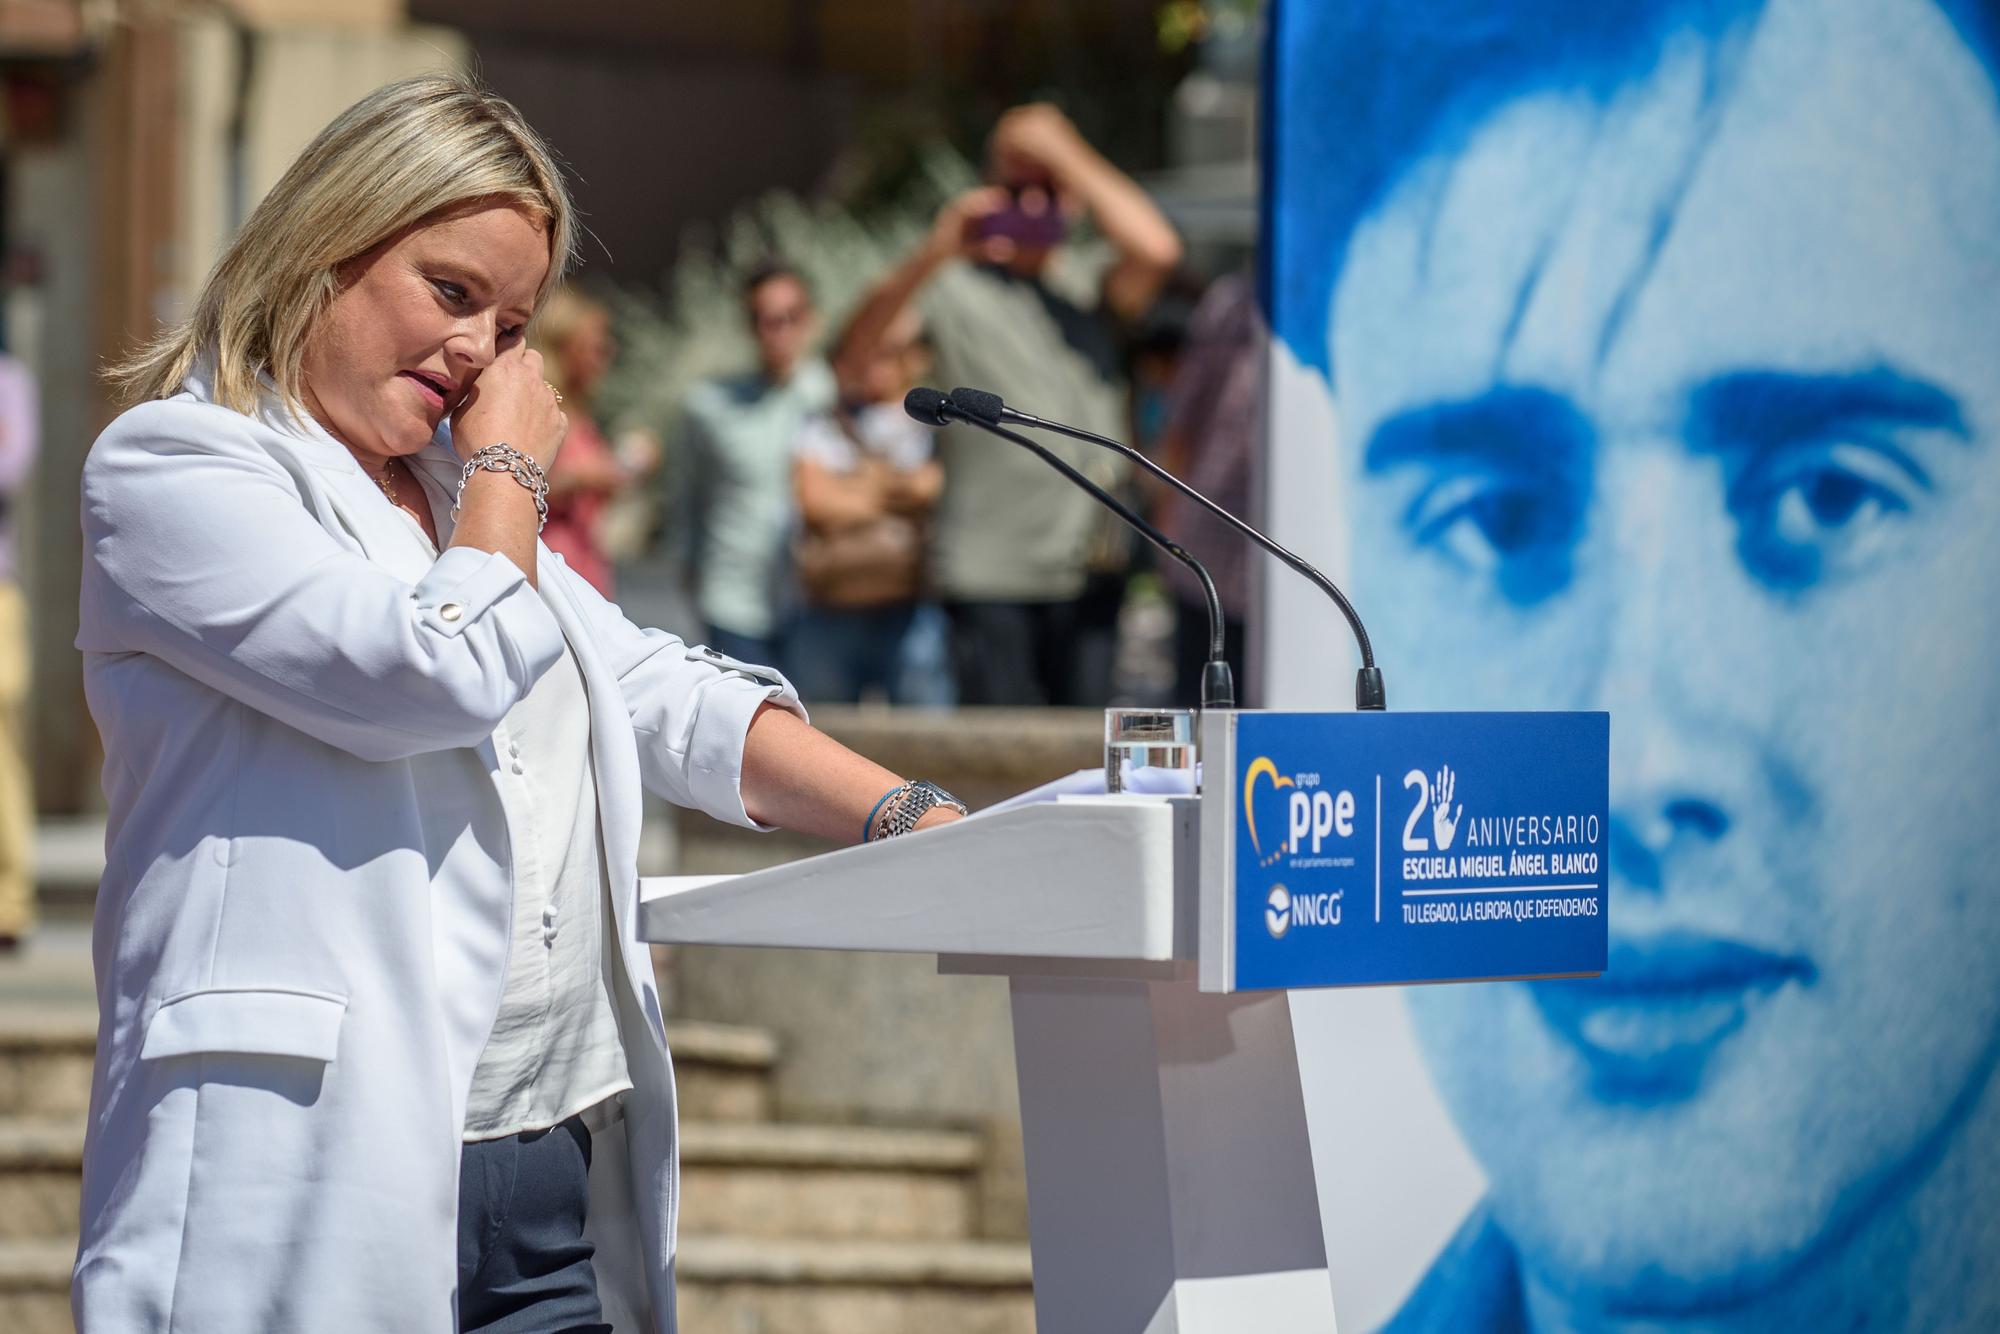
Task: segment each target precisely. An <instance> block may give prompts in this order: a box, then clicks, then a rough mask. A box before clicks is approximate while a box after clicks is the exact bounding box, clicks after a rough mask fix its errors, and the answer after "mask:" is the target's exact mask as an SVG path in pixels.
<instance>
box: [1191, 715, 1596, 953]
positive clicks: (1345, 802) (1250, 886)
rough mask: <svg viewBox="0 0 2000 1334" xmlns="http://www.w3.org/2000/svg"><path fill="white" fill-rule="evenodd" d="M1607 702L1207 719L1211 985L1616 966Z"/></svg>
mask: <svg viewBox="0 0 2000 1334" xmlns="http://www.w3.org/2000/svg"><path fill="white" fill-rule="evenodd" d="M1610 745H1611V720H1610V715H1609V714H1604V713H1255V712H1244V713H1215V714H1211V715H1209V716H1208V717H1206V718H1204V720H1203V734H1202V755H1203V765H1202V767H1203V772H1204V783H1203V788H1204V790H1203V795H1202V861H1203V867H1202V891H1201V893H1202V901H1201V985H1202V988H1203V989H1204V990H1208V991H1249V990H1263V989H1270V988H1290V987H1326V986H1357V985H1369V984H1383V983H1396V982H1450V981H1474V980H1483V979H1495V978H1510V977H1548V976H1557V975H1574V974H1590V973H1600V972H1602V971H1604V962H1605V943H1606V936H1607V923H1608V919H1607V916H1606V911H1605V908H1606V901H1607V896H1606V889H1607V875H1608V867H1607V865H1606V861H1607V858H1608V850H1609V843H1608V838H1609V830H1608V820H1609V809H1610Z"/></svg>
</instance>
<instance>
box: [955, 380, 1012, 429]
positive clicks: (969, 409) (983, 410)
mask: <svg viewBox="0 0 2000 1334" xmlns="http://www.w3.org/2000/svg"><path fill="white" fill-rule="evenodd" d="M951 403H952V406H953V407H955V408H957V409H958V410H959V411H960V412H963V413H964V414H965V415H966V416H968V417H976V418H978V419H979V420H980V421H983V422H985V423H986V424H987V425H988V426H998V425H999V424H1000V413H1001V411H1002V409H1004V408H1005V407H1006V406H1007V404H1006V403H1005V402H1004V401H1002V400H1001V397H1000V395H998V394H989V393H987V392H986V391H985V390H984V389H966V388H963V387H961V388H958V389H954V390H952V391H951Z"/></svg>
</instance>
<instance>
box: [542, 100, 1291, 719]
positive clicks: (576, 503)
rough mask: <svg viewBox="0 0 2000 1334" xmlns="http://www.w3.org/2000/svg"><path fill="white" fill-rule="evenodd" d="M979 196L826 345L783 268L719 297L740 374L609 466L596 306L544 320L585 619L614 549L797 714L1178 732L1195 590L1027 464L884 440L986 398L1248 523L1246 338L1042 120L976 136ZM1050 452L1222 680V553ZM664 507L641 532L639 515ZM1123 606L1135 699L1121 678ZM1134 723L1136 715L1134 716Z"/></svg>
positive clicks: (1168, 504) (1225, 564) (1219, 531)
mask: <svg viewBox="0 0 2000 1334" xmlns="http://www.w3.org/2000/svg"><path fill="white" fill-rule="evenodd" d="M986 162H987V168H986V181H985V183H984V184H982V185H980V186H978V187H977V188H974V189H971V190H968V191H966V192H964V193H963V194H960V195H959V196H957V197H956V198H953V199H951V200H949V201H948V202H947V203H945V205H944V206H943V207H942V208H941V209H940V210H939V211H938V213H937V215H936V217H935V219H934V221H933V223H932V225H931V227H930V228H929V230H928V232H927V233H926V234H925V235H924V237H923V239H922V240H921V241H920V242H919V243H918V244H917V245H916V246H915V247H914V248H912V249H911V250H910V252H909V253H908V254H906V255H904V256H903V257H902V258H901V259H900V261H899V262H896V263H894V264H892V265H891V266H890V267H889V268H888V269H887V271H886V272H883V273H881V274H879V275H873V276H872V281H871V282H869V284H868V285H867V286H866V288H865V291H864V294H863V296H862V297H861V299H860V300H859V301H858V302H856V303H854V305H853V307H852V308H851V309H850V310H848V311H846V312H844V313H843V315H842V318H840V319H838V320H837V321H832V320H828V319H826V318H824V317H823V315H822V312H821V311H820V309H819V308H818V306H817V305H816V302H815V294H814V290H813V286H812V284H811V282H810V281H809V280H808V278H807V277H806V275H805V274H804V272H803V271H802V270H801V269H800V268H799V267H797V266H795V265H794V264H792V263H789V262H788V261H787V260H786V258H785V257H783V256H771V257H769V258H768V259H767V260H766V261H765V262H763V263H761V264H759V265H757V266H755V267H754V268H753V269H752V270H751V271H750V272H749V273H748V274H747V276H746V277H745V278H744V280H743V282H742V285H741V296H742V315H743V319H744V321H745V323H746V325H747V327H748V331H749V333H750V335H751V341H752V344H753V346H754V348H755V360H754V364H749V365H745V366H743V367H742V368H741V369H740V370H738V371H737V372H736V373H734V374H730V375H725V376H720V377H716V378H712V379H709V380H705V381H702V382H699V383H698V384H696V385H695V386H694V387H693V388H692V389H691V390H690V391H689V392H688V393H687V394H686V396H685V399H684V401H683V402H681V403H680V404H679V413H678V424H677V426H676V427H675V429H674V432H673V434H672V436H671V437H670V438H669V439H668V440H667V441H666V442H665V447H664V449H663V448H662V447H661V446H660V445H659V444H658V443H656V442H654V441H653V440H651V439H650V438H648V437H647V436H645V435H644V434H643V433H639V432H633V433H630V434H629V435H626V436H625V437H623V438H620V439H617V440H610V439H607V437H606V433H605V430H604V427H603V425H602V424H601V423H600V422H599V421H597V420H596V417H595V415H594V412H593V390H594V389H595V388H596V386H597V385H598V383H599V382H600V381H601V379H602V378H603V376H604V374H605V372H606V370H607V369H608V368H609V367H610V365H611V364H612V360H613V358H614V356H615V355H616V349H615V346H614V344H613V338H612V320H611V314H610V312H609V310H607V309H606V308H605V307H604V306H603V305H601V304H599V303H597V302H595V301H593V300H590V299H588V298H586V297H584V296H581V295H579V294H577V293H575V292H569V293H565V294H563V295H561V296H560V297H559V298H558V299H557V300H555V301H554V302H552V303H551V305H550V306H549V307H548V309H547V310H546V311H545V313H544V314H543V315H542V316H541V317H540V318H539V320H538V321H537V327H538V333H537V337H538V338H539V340H540V343H541V346H542V350H543V354H544V357H545V358H546V362H547V364H548V365H549V366H551V367H552V368H554V371H555V374H556V377H557V378H556V383H557V386H558V388H560V389H561V390H562V392H563V394H564V396H565V407H566V408H567V410H568V411H569V415H570V421H571V429H570V435H569V438H568V439H567V440H566V441H565V443H564V445H563V447H562V451H561V454H560V455H559V457H558V460H557V464H556V468H555V470H554V473H553V474H552V477H551V482H552V486H553V489H554V497H553V499H552V506H551V513H550V519H549V524H548V528H547V531H546V539H547V541H548V544H549V545H550V547H552V548H553V549H555V550H556V551H558V552H560V553H562V554H563V556H564V557H565V558H566V559H567V560H568V561H569V563H570V564H571V565H572V566H573V567H575V568H576V569H577V570H578V571H580V572H581V573H583V574H584V575H585V576H586V577H588V578H589V579H590V580H591V581H592V582H593V583H595V584H597V585H598V586H599V587H600V588H601V589H603V590H604V591H605V592H606V593H607V594H610V595H614V596H615V595H616V590H615V589H614V588H613V587H612V580H613V566H614V561H613V560H612V558H611V553H612V552H614V551H619V550H627V551H629V550H630V549H631V544H632V543H633V541H634V540H637V541H639V542H641V543H642V544H643V542H644V540H645V539H644V537H643V536H641V537H638V538H636V539H635V537H634V534H635V532H641V531H644V532H652V533H655V534H657V536H658V538H659V540H661V541H664V542H667V543H669V544H671V545H672V546H673V547H674V548H675V551H674V554H675V555H676V556H677V557H678V560H677V561H676V563H675V564H676V568H678V569H680V570H683V571H684V572H685V576H686V582H687V585H688V587H687V595H688V598H689V602H690V604H691V607H692V611H693V614H694V616H695V617H696V618H697V619H698V621H699V624H698V625H696V626H693V627H690V629H691V630H693V631H694V632H695V633H696V634H698V635H699V636H700V637H701V638H702V639H703V640H704V641H705V642H706V643H708V644H709V645H710V646H712V647H713V648H715V649H717V650H719V651H720V652H723V653H726V654H729V655H730V656H732V657H736V658H740V659H743V660H745V661H751V662H758V663H764V664H769V665H773V666H776V667H778V668H780V669H781V670H783V671H784V672H785V673H786V674H787V675H788V676H790V677H791V678H792V679H793V681H794V682H795V683H796V684H797V685H798V687H799V689H800V691H801V694H802V695H803V696H804V697H805V698H806V699H807V700H808V701H809V702H820V703H831V702H859V701H863V700H881V701H886V702H889V703H895V704H914V705H932V706H945V705H952V704H958V705H972V706H983V705H1014V706H1036V705H1070V706H1086V707H1101V706H1103V705H1106V704H1109V703H1113V702H1120V703H1160V704H1167V703H1173V704H1192V703H1193V702H1194V701H1195V699H1196V696H1197V693H1198V683H1199V679H1200V669H1201V664H1202V661H1203V660H1204V658H1205V657H1206V638H1207V622H1206V615H1205V612H1204V611H1203V604H1202V600H1201V593H1200V589H1199V587H1198V586H1197V584H1196V583H1195V581H1194V580H1193V579H1192V578H1190V577H1187V575H1186V572H1185V571H1184V570H1182V569H1181V568H1179V567H1178V566H1175V565H1173V563H1172V562H1166V563H1165V565H1164V566H1156V565H1155V564H1154V561H1153V553H1152V552H1151V551H1150V549H1149V548H1147V547H1146V546H1145V544H1144V543H1143V541H1142V540H1141V539H1139V538H1137V537H1136V535H1135V534H1133V533H1132V532H1131V531H1129V530H1128V529H1126V528H1125V526H1124V525H1123V524H1122V522H1121V521H1120V520H1118V519H1117V518H1116V517H1115V516H1113V515H1111V514H1110V513H1109V512H1107V511H1105V510H1104V509H1102V508H1100V507H1099V506H1098V505H1097V504H1096V503H1095V502H1094V501H1093V500H1092V499H1091V498H1090V497H1088V496H1087V495H1085V494H1084V493H1083V492H1081V491H1080V490H1078V489H1076V488H1075V487H1073V486H1071V485H1070V484H1069V483H1068V482H1067V481H1065V480H1064V479H1063V478H1062V477H1060V476H1059V475H1058V474H1057V473H1056V472H1055V471H1054V470H1052V469H1050V468H1049V467H1048V466H1047V465H1046V464H1045V463H1044V462H1042V461H1041V460H1038V459H1036V458H1034V457H1033V456H1031V455H1029V454H1027V453H1026V452H1024V451H1021V450H1019V449H1017V448H1015V447H1014V446H1011V445H1008V444H1006V443H1004V442H1001V441H998V440H996V439H994V438H993V437H991V436H988V435H986V434H983V433H980V432H978V431H976V430H974V429H973V428H970V427H967V426H964V425H962V424H955V425H951V426H947V427H944V428H942V429H940V430H933V429H932V428H930V427H927V426H924V425H921V424H919V423H918V422H917V421H915V420H914V419H912V418H911V417H910V416H908V415H907V414H906V413H905V412H904V411H903V406H902V404H903V398H904V395H905V394H906V393H907V392H908V391H909V390H910V389H911V388H913V387H915V386H917V385H919V384H933V385H937V386H939V387H942V388H946V389H949V388H951V387H953V386H958V385H967V386H973V387H977V388H980V389H985V390H989V391H991V392H994V393H998V394H1000V395H1002V396H1003V397H1004V398H1006V399H1007V400H1008V401H1009V402H1018V403H1019V404H1020V405H1021V406H1022V407H1023V408H1026V409H1029V410H1032V411H1033V412H1034V413H1036V414H1037V415H1039V416H1042V417H1046V418H1050V419H1053V420H1057V421H1062V422H1066V423H1069V424H1071V425H1074V426H1078V427H1082V428H1084V429H1086V430H1090V431H1095V432H1097V433H1099V434H1102V435H1106V436H1111V437H1113V438H1115V439H1119V440H1126V441H1131V442H1133V443H1135V444H1137V445H1138V446H1139V447H1140V448H1141V449H1143V450H1145V451H1146V452H1147V453H1148V454H1149V455H1150V456H1152V457H1154V458H1155V459H1156V460H1158V461H1160V462H1163V463H1165V464H1166V465H1167V466H1168V467H1169V468H1170V469H1172V470H1173V471H1175V472H1176V473H1178V474H1179V475H1181V476H1182V477H1183V478H1186V479H1187V480H1189V481H1191V482H1192V483H1193V484H1194V485H1195V486H1196V487H1197V488H1198V489H1200V490H1202V491H1204V492H1206V493H1207V494H1208V495H1210V496H1211V497H1213V498H1214V499H1216V500H1218V501H1219V502H1221V503H1222V504H1223V505H1225V506H1227V507H1228V508H1230V509H1232V510H1234V511H1236V512H1239V513H1247V512H1248V510H1249V508H1250V504H1251V490H1252V487H1251V472H1252V467H1253V461H1254V460H1253V450H1254V447H1255V441H1256V439H1257V437H1258V431H1259V426H1258V421H1257V411H1258V400H1259V393H1258V386H1259V383H1260V375H1261V342H1260V328H1261V326H1260V325H1259V322H1258V317H1257V314H1256V308H1255V302H1254V297H1253V293H1252V289H1251V285H1250V283H1249V281H1248V280H1247V278H1246V277H1244V276H1243V275H1240V274H1228V275H1223V276H1221V277H1219V278H1218V279H1216V280H1215V281H1213V282H1208V283H1204V282H1203V281H1202V279H1201V278H1200V277H1199V276H1197V275H1195V274H1193V273H1191V272H1190V271H1189V270H1188V269H1187V268H1186V267H1185V265H1184V262H1183V246H1182V243H1181V239H1180V238H1179V236H1178V235H1177V234H1176V232H1175V230H1174V228H1173V226H1172V224H1171V223H1170V222H1169V221H1168V219H1167V218H1166V216H1165V215H1164V214H1163V213H1162V212H1161V211H1160V209H1159V208H1158V207H1156V206H1155V204H1154V202H1153V201H1152V200H1151V199H1150V198H1149V197H1148V196H1147V194H1146V193H1145V191H1144V190H1142V189H1141V188H1140V187H1139V186H1138V185H1137V184H1136V183H1135V182H1134V181H1133V180H1132V179H1131V178H1130V177H1129V176H1128V175H1126V174H1125V173H1124V172H1123V171H1121V170H1119V169H1118V168H1117V167H1116V166H1114V165H1113V164H1112V163H1111V162H1109V161H1108V160H1107V159H1106V158H1105V157H1104V156H1103V155H1102V154H1100V153H1099V152H1098V151H1097V150H1096V149H1095V148H1093V147H1092V146H1091V145H1090V144H1089V143H1088V142H1087V141H1086V140H1085V139H1084V137H1083V136H1082V135H1081V134H1080V133H1079V132H1078V131H1077V129H1076V128H1075V126H1074V125H1072V124H1071V122H1070V121H1069V120H1068V119H1067V118H1066V117H1065V116H1064V115H1063V114H1062V113H1061V112H1060V111H1058V110H1057V109H1056V108H1054V107H1053V106H1049V105H1046V104H1036V105H1030V106H1023V107H1019V108H1016V109H1014V110H1012V111H1010V112H1008V113H1006V114H1005V115H1004V116H1003V117H1001V118H1000V120H999V121H998V123H997V124H996V126H995V127H994V129H993V132H992V135H991V138H990V141H989V143H988V150H987V159H986ZM1042 443H1044V444H1045V445H1046V446H1047V447H1048V448H1049V449H1050V450H1052V451H1053V452H1055V453H1056V454H1057V455H1058V456H1060V457H1062V458H1063V459H1064V460H1065V461H1066V462H1067V463H1069V464H1070V465H1071V466H1072V467H1074V468H1075V469H1077V470H1078V471H1080V472H1082V473H1083V474H1084V475H1086V476H1088V477H1090V478H1091V479H1092V480H1093V481H1095V482H1096V483H1097V484H1098V485H1100V486H1102V487H1104V488H1105V489H1107V490H1109V491H1111V492H1113V493H1114V494H1116V495H1118V496H1119V497H1120V498H1121V499H1123V500H1124V501H1125V502H1126V503H1127V504H1130V505H1132V506H1133V507H1135V508H1138V509H1140V510H1142V512H1147V513H1149V515H1150V517H1152V518H1153V520H1154V521H1155V522H1156V523H1157V524H1159V525H1160V526H1161V527H1162V528H1163V529H1165V531H1166V532H1167V533H1168V534H1169V535H1171V536H1173V537H1175V538H1176V539H1177V540H1180V541H1181V542H1183V544H1184V545H1186V546H1187V547H1189V548H1190V549H1192V550H1193V551H1194V552H1195V553H1196V554H1197V555H1199V556H1201V557H1202V558H1203V559H1204V560H1205V561H1206V562H1207V563H1208V565H1209V568H1210V570H1211V572H1212V574H1213V575H1214V577H1215V579H1216V582H1217V585H1218V590H1219V592H1220V595H1221V598H1222V602H1223V605H1224V607H1225V608H1226V609H1227V610H1228V612H1229V614H1230V615H1229V621H1228V624H1227V627H1226V631H1227V639H1228V645H1229V654H1230V658H1231V662H1232V665H1233V666H1234V668H1235V670H1236V673H1237V676H1238V679H1239V680H1247V677H1246V675H1245V672H1244V663H1243V654H1244V646H1245V633H1244V623H1243V621H1242V619H1241V618H1242V616H1243V615H1244V613H1245V611H1246V610H1247V608H1248V604H1249V587H1248V578H1247V567H1246V560H1245V556H1244V554H1243V552H1242V551H1241V550H1240V543H1239V541H1238V540H1237V539H1236V538H1235V537H1234V536H1233V535H1231V534H1229V533H1228V532H1227V531H1226V530H1225V529H1223V528H1221V527H1219V526H1218V525H1216V524H1215V523H1214V522H1213V521H1211V520H1208V519H1207V518H1206V516H1204V515H1202V514H1201V513H1200V512H1199V511H1198V510H1194V509H1193V508H1192V507H1190V506H1188V505H1187V504H1186V503H1184V502H1182V501H1181V500H1180V499H1179V498H1178V497H1175V496H1173V495H1172V494H1171V493H1162V492H1160V491H1159V490H1157V489H1156V488H1152V487H1149V486H1147V485H1145V484H1144V482H1145V480H1146V479H1143V478H1142V477H1141V476H1135V475H1134V472H1133V470H1132V469H1131V468H1130V467H1129V465H1128V464H1126V463H1125V461H1124V460H1122V459H1121V458H1119V457H1118V456H1117V455H1116V454H1114V453H1112V452H1109V451H1106V450H1102V449H1099V448H1096V447H1094V446H1090V445H1087V444H1081V443H1077V442H1074V441H1070V440H1065V439H1060V438H1046V439H1044V440H1043V441H1042ZM662 492H665V493H667V494H670V496H671V503H670V504H669V505H668V506H666V507H665V514H664V520H663V521H661V522H658V523H654V522H653V521H652V520H651V519H650V518H649V517H648V506H647V504H646V503H644V502H645V501H646V500H649V499H650V498H651V497H654V496H657V495H659V494H661V493H662ZM1135 580H1139V581H1140V583H1139V585H1138V586H1139V587H1142V588H1144V589H1146V590H1147V591H1148V592H1149V593H1150V594H1151V602H1150V605H1152V606H1154V607H1156V608H1172V613H1173V614H1172V616H1171V617H1170V618H1163V617H1159V616H1156V617H1154V618H1153V621H1154V624H1155V626H1156V628H1157V629H1158V631H1159V632H1158V633H1155V634H1153V635H1152V636H1151V637H1150V638H1151V640H1152V643H1151V648H1152V650H1153V653H1154V656H1155V657H1156V658H1157V659H1158V660H1159V661H1158V664H1157V665H1158V667H1159V670H1158V671H1155V672H1153V673H1151V674H1150V677H1149V680H1148V681H1147V682H1140V683H1136V684H1135V682H1134V680H1133V679H1132V678H1133V673H1131V672H1130V671H1123V672H1121V670H1120V667H1119V664H1120V662H1121V649H1123V650H1125V654H1124V657H1125V659H1126V660H1129V658H1130V656H1131V654H1130V652H1129V650H1130V649H1131V648H1132V645H1131V644H1130V643H1126V644H1123V645H1121V634H1123V635H1124V636H1125V638H1126V639H1128V640H1129V639H1130V638H1131V637H1132V632H1131V628H1130V627H1131V625H1132V622H1133V617H1132V616H1131V615H1130V614H1129V604H1130V603H1131V601H1132V593H1133V589H1134V587H1135V584H1134V581H1135ZM1135 695H1146V696H1150V697H1148V698H1136V697H1135Z"/></svg>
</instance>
